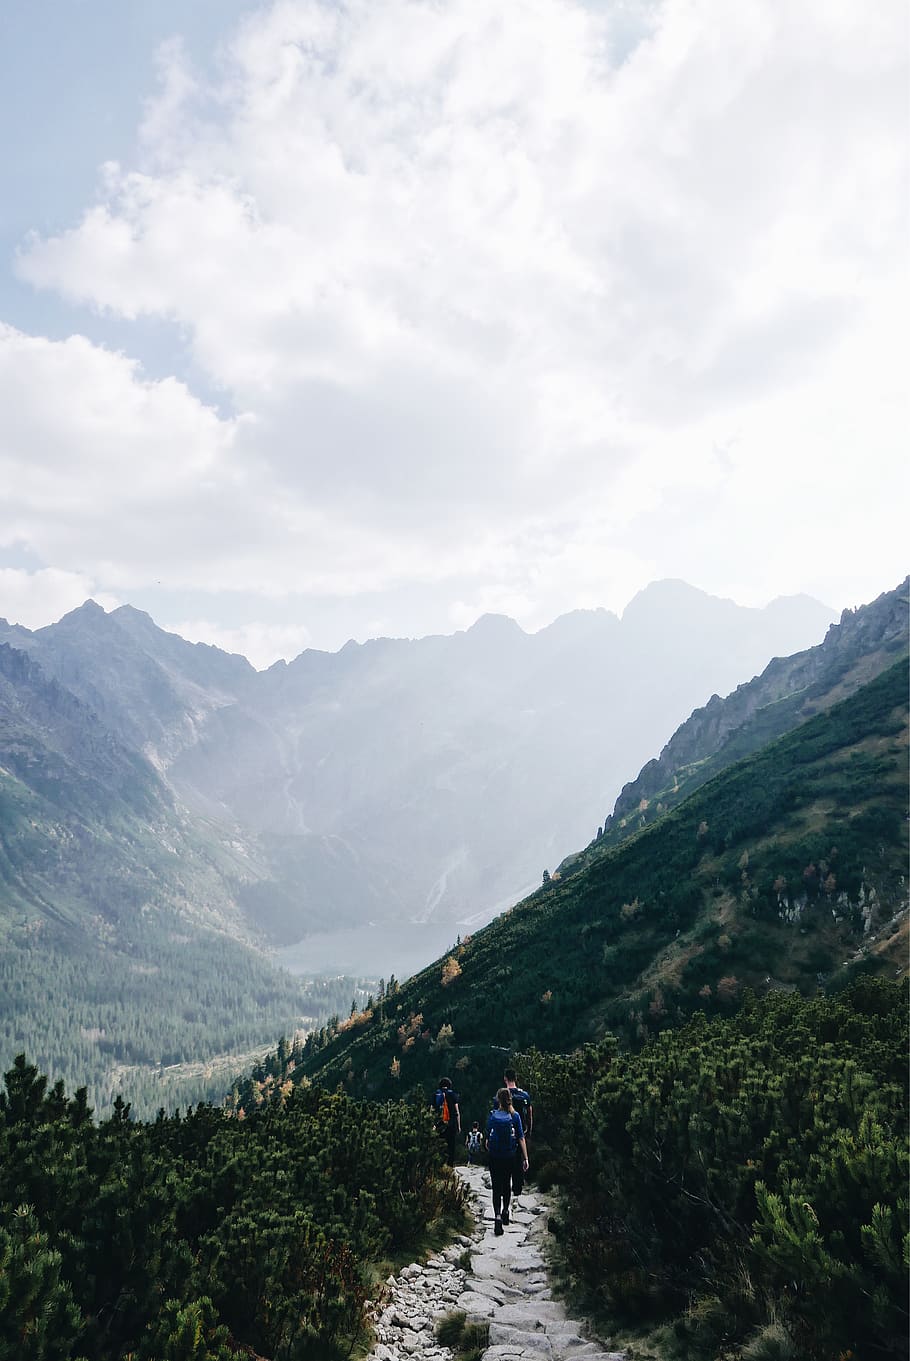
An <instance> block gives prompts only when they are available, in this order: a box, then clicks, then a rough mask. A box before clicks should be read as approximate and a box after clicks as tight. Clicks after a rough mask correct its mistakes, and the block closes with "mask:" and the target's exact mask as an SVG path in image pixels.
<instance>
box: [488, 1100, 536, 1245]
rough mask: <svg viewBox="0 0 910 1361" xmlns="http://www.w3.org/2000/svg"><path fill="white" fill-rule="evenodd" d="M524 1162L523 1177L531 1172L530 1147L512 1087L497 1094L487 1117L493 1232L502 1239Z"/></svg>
mask: <svg viewBox="0 0 910 1361" xmlns="http://www.w3.org/2000/svg"><path fill="white" fill-rule="evenodd" d="M519 1157H520V1159H521V1167H522V1174H524V1173H525V1172H527V1170H528V1146H527V1144H526V1143H525V1134H524V1129H523V1128H522V1124H521V1116H520V1115H519V1114H518V1113H517V1112H516V1111H515V1110H514V1108H513V1106H512V1094H511V1092H510V1091H509V1089H508V1087H500V1089H499V1091H498V1092H497V1093H496V1109H495V1110H492V1111H490V1114H489V1116H488V1117H487V1158H488V1159H489V1163H490V1181H491V1183H492V1186H493V1218H494V1224H493V1232H494V1234H495V1235H496V1237H497V1238H498V1237H499V1236H500V1234H501V1233H502V1231H503V1226H504V1225H505V1224H508V1222H509V1204H510V1202H511V1199H512V1169H513V1167H514V1165H515V1160H516V1158H519Z"/></svg>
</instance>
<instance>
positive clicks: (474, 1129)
mask: <svg viewBox="0 0 910 1361" xmlns="http://www.w3.org/2000/svg"><path fill="white" fill-rule="evenodd" d="M464 1142H465V1147H466V1148H467V1150H468V1162H469V1163H471V1164H472V1165H473V1164H474V1163H476V1161H477V1159H478V1158H479V1157H480V1154H481V1151H482V1149H483V1135H482V1134H481V1132H480V1121H479V1120H475V1121H474V1123H473V1125H472V1126H471V1128H470V1129H469V1130H468V1137H467V1139H465V1141H464Z"/></svg>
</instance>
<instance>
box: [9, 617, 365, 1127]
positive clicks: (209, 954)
mask: <svg viewBox="0 0 910 1361" xmlns="http://www.w3.org/2000/svg"><path fill="white" fill-rule="evenodd" d="M245 850H246V848H245V847H243V846H242V845H238V844H232V841H231V839H230V837H229V834H228V833H227V832H226V831H225V830H224V829H222V830H221V831H220V832H218V831H216V829H214V828H213V827H211V826H208V825H206V824H204V823H203V822H202V821H201V820H199V819H190V818H189V817H188V816H187V815H186V814H185V813H184V812H183V811H182V810H181V809H180V808H179V806H178V805H177V804H176V803H175V801H174V798H173V796H172V795H171V794H170V792H169V790H168V789H167V788H166V787H165V785H164V784H163V783H162V782H161V780H160V779H159V778H158V776H157V775H156V773H155V771H154V770H153V768H152V767H151V765H149V763H148V762H147V761H145V760H144V759H143V758H142V757H141V756H139V755H138V754H137V753H136V752H133V751H131V750H129V748H127V747H126V746H124V744H123V743H122V742H121V741H120V740H119V739H118V738H117V737H116V736H115V735H114V734H112V733H111V732H110V731H109V730H108V729H107V728H106V727H105V725H104V724H103V723H102V722H101V720H100V719H99V718H98V716H97V714H96V713H95V712H94V711H93V710H92V709H91V708H89V707H88V706H87V705H86V704H84V703H82V702H81V701H80V700H79V699H78V698H77V697H76V696H75V695H73V694H72V693H71V692H70V691H69V690H67V689H66V688H65V687H64V686H62V685H60V684H59V683H58V682H57V681H55V680H53V679H51V678H49V677H48V676H47V675H46V674H45V673H44V671H43V670H42V668H41V667H40V666H39V665H38V664H37V663H36V662H35V661H34V660H33V659H32V658H30V657H28V656H26V655H25V654H24V653H22V652H19V651H17V650H16V649H15V648H11V647H8V646H5V645H3V644H0V1062H4V1063H8V1062H11V1061H12V1059H13V1058H14V1056H15V1055H16V1054H17V1053H19V1052H21V1051H22V1050H26V1051H27V1052H28V1053H29V1054H30V1055H32V1056H33V1057H34V1058H35V1059H36V1060H37V1061H38V1063H39V1064H40V1065H41V1067H42V1069H44V1070H45V1071H48V1072H49V1073H50V1074H51V1075H52V1077H53V1078H61V1077H62V1078H64V1079H65V1080H66V1081H67V1082H68V1083H70V1084H71V1085H73V1086H76V1085H82V1084H87V1086H88V1087H89V1096H90V1099H91V1101H92V1102H93V1104H95V1105H97V1106H99V1107H104V1106H106V1105H107V1104H108V1103H109V1101H110V1100H111V1098H112V1096H113V1095H114V1094H116V1093H117V1092H122V1093H124V1094H125V1096H126V1097H127V1099H129V1100H130V1101H132V1102H133V1104H134V1107H135V1108H136V1109H137V1110H141V1111H144V1112H153V1111H155V1110H156V1109H157V1108H158V1106H159V1105H162V1104H164V1105H166V1106H172V1105H174V1104H177V1103H181V1104H182V1103H184V1102H187V1101H190V1100H198V1099H201V1098H203V1097H205V1096H212V1095H220V1093H221V1092H222V1091H223V1088H224V1085H225V1078H224V1066H225V1064H224V1063H223V1064H222V1065H221V1067H220V1069H219V1074H220V1075H219V1074H216V1073H207V1072H206V1071H205V1067H206V1064H208V1063H209V1062H210V1061H211V1060H214V1059H215V1058H217V1057H218V1056H223V1055H230V1054H235V1055H238V1056H243V1060H244V1061H245V1063H248V1062H249V1056H250V1054H251V1051H258V1052H259V1053H262V1052H264V1050H265V1049H266V1048H267V1047H268V1046H269V1045H273V1044H274V1042H275V1039H276V1037H277V1036H279V1035H281V1034H282V1033H292V1032H293V1031H294V1030H295V1029H296V1028H298V1027H303V1026H306V1025H311V1024H313V1023H314V1021H315V1022H319V1021H320V1020H324V1019H325V1018H326V1017H328V1016H331V1015H332V1014H333V1013H334V1012H337V1011H338V1010H344V1009H346V1007H347V1004H348V1003H349V1001H350V997H351V992H352V987H353V984H352V981H351V980H344V981H340V980H339V981H336V982H335V983H332V984H320V983H317V984H313V985H309V986H307V985H304V984H303V982H302V981H301V980H299V979H295V978H293V977H291V976H290V975H289V974H287V973H285V972H284V971H282V970H279V969H276V968H275V967H274V966H273V965H272V964H271V962H270V961H269V959H268V958H267V956H266V955H265V954H264V953H263V951H262V950H261V949H259V948H257V942H256V940H255V938H254V937H253V935H252V931H251V928H250V925H249V923H248V922H247V921H246V920H245V919H244V917H243V915H242V913H241V910H240V908H239V907H238V904H237V899H238V897H239V889H240V887H241V886H242V885H244V884H250V883H251V882H252V881H253V880H254V878H255V875H256V872H257V871H256V865H255V860H254V858H253V857H252V856H251V855H249V854H246V853H245ZM184 1064H191V1065H195V1067H192V1068H190V1069H188V1070H184V1069H181V1070H180V1075H179V1078H178V1076H177V1073H176V1071H175V1070H176V1066H177V1065H184ZM240 1067H241V1059H240V1058H238V1059H237V1062H236V1063H235V1064H234V1070H236V1069H238V1068H240Z"/></svg>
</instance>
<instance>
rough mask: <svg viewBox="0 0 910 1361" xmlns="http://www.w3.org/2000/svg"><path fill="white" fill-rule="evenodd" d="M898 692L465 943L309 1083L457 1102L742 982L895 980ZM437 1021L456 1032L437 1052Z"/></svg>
mask: <svg viewBox="0 0 910 1361" xmlns="http://www.w3.org/2000/svg"><path fill="white" fill-rule="evenodd" d="M907 681H908V675H907V664H906V662H903V663H899V664H898V665H896V666H894V667H892V668H891V669H890V670H889V671H888V672H886V673H884V674H883V675H882V676H880V677H879V678H877V679H876V680H874V681H872V682H871V683H870V684H868V685H867V686H865V687H864V688H863V689H862V690H860V691H859V692H858V693H857V694H855V695H853V696H852V697H851V698H849V699H848V700H846V701H844V702H843V703H841V704H839V705H837V706H835V707H834V708H832V709H831V710H829V711H828V712H827V713H825V714H822V715H820V716H818V717H817V718H814V719H812V720H810V721H809V722H807V723H805V724H804V725H803V726H801V727H800V728H798V729H797V730H796V731H794V732H792V733H790V734H788V735H787V736H785V737H783V738H781V739H780V740H778V741H776V742H774V743H772V744H771V745H770V746H768V747H767V748H765V749H764V750H763V751H761V752H760V753H758V754H757V755H754V756H752V757H750V758H748V759H747V760H744V761H742V762H740V763H739V764H737V765H736V766H734V767H732V768H731V769H729V770H727V771H725V772H723V773H722V774H721V775H719V776H717V777H716V778H715V779H714V780H712V781H710V782H709V783H708V784H706V785H704V786H703V787H702V788H701V789H699V790H698V791H697V792H696V793H695V794H693V795H692V796H691V797H690V798H689V799H688V800H687V801H686V802H685V803H683V804H682V805H680V807H679V808H677V809H675V810H674V811H673V812H671V813H668V814H667V815H666V816H665V817H664V818H662V819H661V820H660V821H659V822H657V823H655V824H654V825H653V826H652V827H649V828H647V829H646V830H645V831H643V832H641V833H640V834H639V835H637V836H635V837H633V838H631V839H630V840H629V841H627V842H626V843H625V844H623V845H622V846H620V847H619V848H617V849H616V850H614V851H612V852H610V853H608V854H607V855H605V856H603V857H601V858H599V859H598V860H597V861H596V862H595V863H593V864H591V865H590V866H589V867H587V868H586V869H585V870H583V871H581V872H580V873H578V874H576V875H572V876H570V877H568V878H566V879H563V880H561V881H558V882H555V883H552V884H551V885H550V886H549V887H548V888H546V889H541V890H539V891H538V892H537V893H535V894H533V895H532V896H531V897H529V898H527V899H526V900H525V901H524V902H522V903H519V904H518V905H517V906H516V907H514V908H513V909H512V910H511V911H510V912H508V913H506V914H505V915H504V916H503V917H501V918H499V919H498V920H497V921H495V922H493V923H491V925H490V926H489V927H487V928H485V929H484V930H483V931H481V932H478V933H477V934H476V935H475V936H474V937H472V938H471V939H470V940H469V941H467V942H465V943H463V944H462V947H461V948H460V950H459V951H458V962H459V965H460V968H461V974H460V976H459V977H457V978H456V979H455V980H454V981H453V982H450V983H449V984H448V985H447V986H443V985H442V982H441V977H442V962H441V961H440V962H439V963H437V964H435V965H433V966H431V967H430V968H428V969H426V970H424V971H423V972H422V973H420V974H418V975H416V976H415V977H414V978H413V979H411V980H410V981H409V982H408V983H407V984H406V985H405V986H404V987H403V988H401V989H400V990H399V992H398V993H397V994H396V995H395V996H394V997H393V998H391V999H389V1000H387V1001H386V1002H385V1004H384V1005H383V1006H382V1007H381V1008H379V1009H377V1011H376V1013H375V1014H374V1015H373V1016H372V1017H371V1018H370V1019H368V1020H366V1021H365V1022H364V1023H362V1024H359V1025H351V1026H349V1028H348V1029H346V1030H345V1031H344V1032H342V1033H341V1034H340V1035H339V1036H338V1037H336V1038H335V1039H334V1040H333V1041H332V1042H331V1044H330V1045H328V1047H326V1048H325V1049H323V1050H321V1051H320V1052H319V1053H317V1054H316V1055H315V1056H314V1057H312V1058H311V1059H310V1061H309V1062H308V1064H307V1070H308V1071H309V1072H311V1073H315V1074H317V1075H319V1076H320V1077H321V1078H322V1080H325V1081H329V1082H332V1081H336V1080H338V1079H339V1078H341V1079H343V1080H344V1081H345V1082H346V1084H347V1086H348V1088H349V1090H353V1091H359V1092H362V1093H364V1094H389V1093H391V1092H394V1091H399V1090H403V1089H408V1088H409V1087H411V1086H412V1085H413V1084H415V1083H422V1084H426V1083H428V1082H431V1081H433V1080H434V1078H435V1076H437V1075H438V1073H439V1072H440V1071H443V1070H446V1071H448V1070H453V1069H454V1070H455V1071H454V1073H453V1076H455V1077H456V1079H457V1082H458V1085H459V1086H460V1087H461V1088H462V1089H463V1091H465V1092H466V1093H467V1095H468V1098H469V1101H468V1104H469V1105H470V1100H473V1099H475V1097H476V1099H478V1100H479V1099H480V1094H481V1093H484V1094H485V1093H486V1091H487V1088H488V1087H489V1086H490V1084H491V1083H492V1082H493V1081H494V1080H495V1077H496V1075H497V1073H498V1071H499V1070H500V1068H501V1060H502V1058H503V1056H504V1055H503V1054H502V1052H501V1050H511V1049H520V1048H524V1047H528V1046H530V1045H537V1046H539V1047H541V1048H544V1049H550V1050H555V1051H566V1050H567V1049H569V1048H571V1047H572V1046H574V1045H576V1044H578V1043H579V1042H582V1041H584V1040H586V1039H588V1038H593V1037H596V1036H597V1035H599V1034H601V1033H603V1031H604V1030H605V1029H607V1028H611V1029H615V1030H617V1031H619V1032H620V1034H621V1035H622V1036H623V1037H624V1038H625V1039H626V1040H627V1041H628V1042H632V1043H634V1042H636V1041H638V1040H640V1039H641V1038H643V1037H644V1035H645V1034H647V1033H648V1032H649V1031H653V1030H655V1029H661V1028H663V1027H665V1026H666V1025H669V1024H672V1023H674V1022H676V1021H678V1020H679V1019H680V1018H681V1017H682V1016H684V1015H686V1014H688V1013H689V1012H691V1011H692V1010H694V1009H696V1008H703V1009H705V1010H707V1011H708V1012H709V1013H711V1012H721V1013H722V1012H724V1011H725V1010H730V1009H732V1008H733V1007H734V1006H735V1005H736V1000H737V997H738V995H739V993H740V991H741V989H742V988H743V987H744V986H747V985H748V986H753V987H757V988H758V989H760V990H761V989H767V988H769V987H774V986H778V987H781V986H782V987H790V988H792V987H797V988H799V989H801V990H805V991H810V990H812V989H814V988H815V987H816V986H817V982H818V979H819V976H821V977H823V978H826V979H827V978H830V976H831V975H833V974H836V972H837V971H838V969H840V968H842V967H843V966H844V964H845V962H846V961H848V960H850V959H851V957H853V956H855V955H856V954H857V952H858V951H863V952H864V953H865V954H866V966H867V967H874V968H879V969H881V970H883V971H884V970H889V971H890V972H891V973H892V974H893V972H894V965H893V962H892V960H891V958H890V957H889V953H888V952H889V950H893V949H894V948H895V941H896V940H899V939H900V931H901V930H904V929H905V926H904V925H903V923H902V919H901V918H900V916H898V917H897V918H896V919H895V920H892V919H894V918H895V914H896V913H899V911H900V909H901V908H902V907H903V905H904V902H905V896H906V888H905V883H904V871H905V867H906V854H907V840H906V838H907V822H906V814H907V807H906V804H907V799H906V787H907ZM810 867H811V868H810ZM784 881H786V882H784ZM870 898H871V908H870ZM864 910H865V911H866V913H867V914H869V913H870V911H871V915H872V920H873V922H874V923H876V924H877V925H880V924H885V926H884V929H885V931H886V932H887V931H891V932H893V933H894V934H893V936H892V937H891V938H890V940H889V939H885V940H881V939H876V940H875V941H874V942H871V941H870V936H871V935H872V934H875V935H876V936H878V931H877V929H876V928H875V926H873V928H872V931H871V932H870V933H868V934H865V933H864V920H863V911H864ZM889 923H890V924H889ZM870 945H871V948H870ZM418 1017H419V1020H418V1019H417V1018H418ZM443 1025H447V1026H451V1027H452V1028H453V1032H454V1033H453V1036H452V1039H451V1042H450V1043H446V1042H445V1038H444V1042H443V1046H442V1047H440V1046H438V1044H437V1037H438V1035H439V1031H440V1028H441V1027H442V1026H443ZM400 1027H403V1028H404V1031H403V1033H400V1032H399V1028H400ZM409 1033H413V1035H414V1040H413V1043H412V1044H407V1039H408V1036H409ZM402 1041H404V1043H403V1042H402ZM396 1058H397V1059H398V1061H399V1062H400V1065H401V1068H400V1074H399V1076H398V1077H397V1078H395V1077H393V1076H391V1074H390V1066H391V1064H392V1060H393V1059H396ZM459 1061H460V1067H459ZM475 1113H476V1112H475Z"/></svg>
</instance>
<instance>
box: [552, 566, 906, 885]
mask: <svg viewBox="0 0 910 1361" xmlns="http://www.w3.org/2000/svg"><path fill="white" fill-rule="evenodd" d="M908 589H910V578H906V579H905V580H904V581H903V582H902V583H901V585H900V586H898V587H897V589H896V590H893V591H888V592H886V593H885V594H883V595H880V596H879V597H878V599H877V600H874V601H873V602H872V603H871V604H869V605H863V606H861V607H860V608H859V609H856V610H844V612H843V614H842V615H841V618H840V622H839V623H837V624H832V625H831V627H830V628H829V629H828V632H827V634H826V635H825V638H824V641H823V642H821V643H820V644H819V645H818V646H817V647H811V648H808V649H806V650H805V651H803V652H797V653H795V654H794V655H793V656H791V657H775V658H774V660H773V661H771V662H770V663H769V664H768V665H767V666H766V667H765V669H764V671H763V672H762V673H761V675H759V676H756V677H755V678H754V679H753V680H751V681H749V682H747V683H746V684H744V685H740V686H738V687H737V689H736V690H734V691H733V692H732V693H731V694H729V695H727V696H726V698H724V699H721V698H720V697H719V696H718V695H712V697H711V699H710V700H709V701H708V703H707V704H706V705H704V706H703V707H702V708H700V709H696V710H695V711H694V712H693V713H692V715H691V717H690V718H688V719H687V720H686V722H685V723H683V724H682V725H681V726H680V727H679V728H677V730H676V732H675V733H674V734H673V736H672V737H671V738H670V741H669V742H668V743H667V744H666V746H665V747H664V748H663V750H662V751H661V753H660V755H659V756H658V757H657V758H656V759H655V760H653V761H649V762H648V763H647V765H645V766H643V767H642V769H641V771H640V772H639V774H638V777H637V778H636V779H635V780H632V781H631V782H630V783H629V784H627V785H625V786H624V787H623V790H622V792H621V794H620V796H619V798H618V799H617V800H616V804H615V807H614V809H613V812H612V814H610V816H609V817H607V819H606V821H605V822H604V825H603V829H602V831H600V832H599V834H598V842H601V841H602V842H604V843H605V844H606V845H613V844H616V842H617V841H619V840H622V838H623V835H628V834H629V832H631V831H637V830H638V829H639V828H640V827H642V826H645V825H647V823H649V822H652V821H653V820H654V818H655V817H657V816H659V815H660V814H661V813H662V812H665V811H666V810H667V809H668V808H671V807H673V806H674V805H675V804H676V803H678V802H680V801H681V800H682V799H683V798H684V797H686V796H687V795H688V794H691V793H692V792H693V790H695V789H697V788H698V786H699V785H701V784H703V783H704V782H705V781H706V780H708V779H711V778H712V777H713V776H714V775H717V774H719V773H720V771H721V770H723V769H725V768H726V767H727V766H728V765H732V764H733V762H734V761H737V760H741V759H742V757H744V756H747V755H750V754H751V753H752V752H753V751H757V750H758V749H759V748H760V747H761V746H764V745H765V744H766V743H768V742H770V741H773V740H774V739H775V738H777V737H781V736H783V734H784V733H786V732H790V731H791V730H792V729H793V728H795V727H797V726H798V724H800V723H802V722H804V721H805V720H806V719H808V718H811V717H813V715H814V714H816V713H819V712H821V711H823V710H824V709H827V708H829V707H830V706H831V705H832V704H834V703H836V702H837V701H838V700H841V699H845V698H846V697H847V696H848V695H850V694H852V693H854V691H856V690H858V689H859V688H860V686H862V685H865V684H867V682H869V681H870V680H873V679H874V678H875V677H876V676H877V675H879V674H880V673H881V672H882V671H884V670H886V669H887V668H888V667H889V666H891V665H893V664H894V662H896V661H897V660H898V659H899V658H900V657H902V656H903V655H905V653H906V651H907V646H908V639H910V627H908V624H910V617H908ZM595 844H596V843H595ZM580 864H581V861H580V860H579V858H577V857H572V858H571V859H570V860H569V861H566V862H564V865H563V866H562V867H561V868H562V869H563V870H565V869H567V868H572V869H577V868H580Z"/></svg>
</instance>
